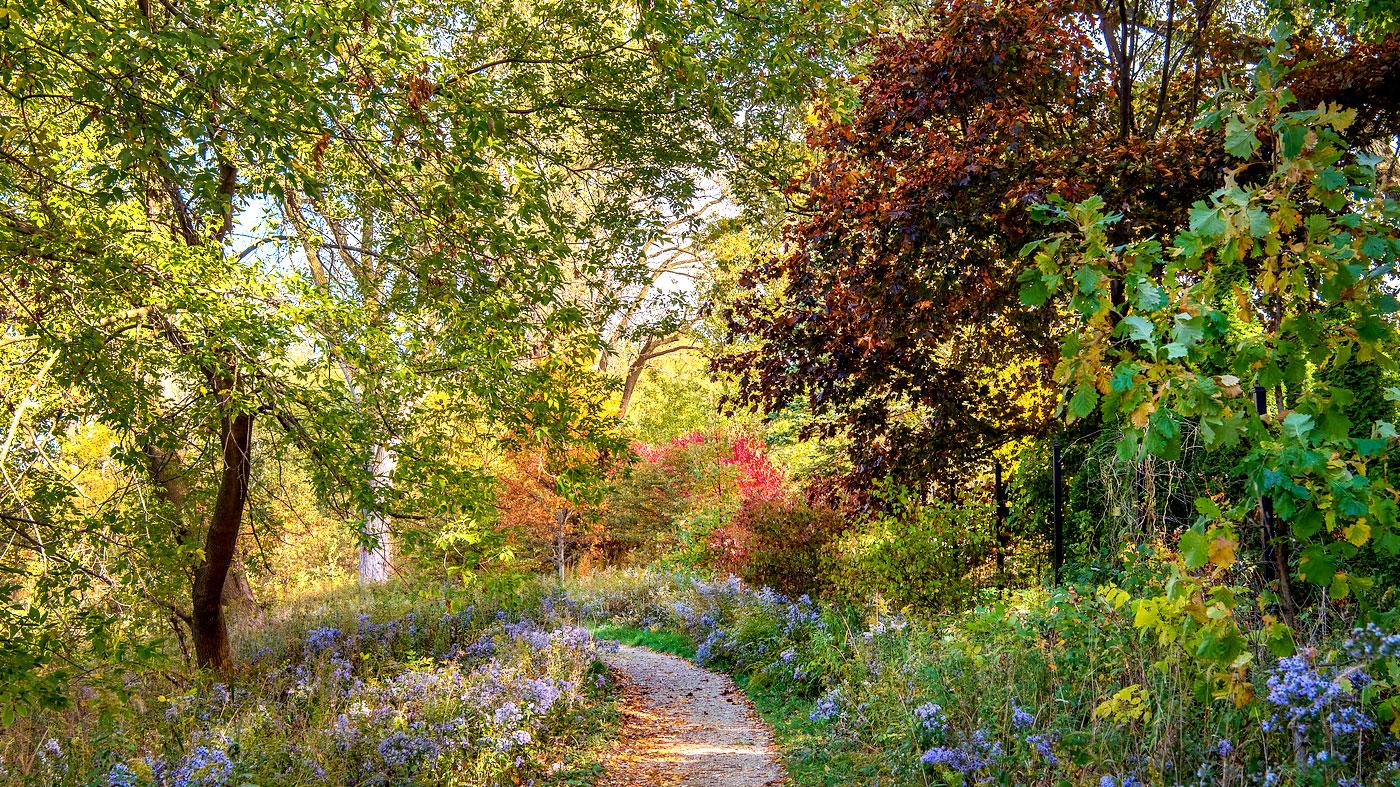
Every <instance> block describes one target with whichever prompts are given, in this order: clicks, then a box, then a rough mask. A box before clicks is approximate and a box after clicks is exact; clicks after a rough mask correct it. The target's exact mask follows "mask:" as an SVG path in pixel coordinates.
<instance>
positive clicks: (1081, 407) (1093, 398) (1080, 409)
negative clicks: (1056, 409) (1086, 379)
mask: <svg viewBox="0 0 1400 787" xmlns="http://www.w3.org/2000/svg"><path fill="white" fill-rule="evenodd" d="M1098 403H1099V392H1098V391H1095V390H1094V386H1092V385H1089V384H1087V383H1081V384H1080V385H1079V387H1077V388H1076V389H1075V390H1074V396H1073V397H1071V398H1070V400H1069V414H1070V416H1071V417H1072V418H1083V417H1085V416H1087V415H1089V414H1090V413H1092V412H1094V407H1095V405H1097V404H1098Z"/></svg>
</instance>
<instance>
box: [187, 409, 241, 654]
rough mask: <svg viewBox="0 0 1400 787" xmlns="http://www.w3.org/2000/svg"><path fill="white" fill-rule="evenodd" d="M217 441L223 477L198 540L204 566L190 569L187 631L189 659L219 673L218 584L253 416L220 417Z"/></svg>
mask: <svg viewBox="0 0 1400 787" xmlns="http://www.w3.org/2000/svg"><path fill="white" fill-rule="evenodd" d="M219 437H220V439H221V440H222V441H223V449H224V450H223V475H222V477H221V478H220V479H219V495H218V498H217V499H216V500H215V501H214V513H213V516H212V517H211V518H210V521H209V531H208V532H207V533H206V534H205V537H204V562H202V563H200V564H199V567H198V568H197V569H196V570H195V577H194V591H193V593H192V596H193V598H192V601H193V610H192V613H193V614H192V615H191V618H190V621H191V622H190V629H191V631H192V633H193V637H194V654H195V661H196V662H197V663H198V664H199V665H200V666H201V667H213V668H215V669H223V668H225V667H227V666H228V664H229V647H228V626H227V623H226V622H225V620H224V604H223V597H224V583H225V582H226V581H227V580H228V573H229V567H230V566H231V565H233V557H234V549H235V547H237V546H238V532H239V530H240V529H242V527H243V508H244V506H245V505H246V504H247V502H248V474H249V470H250V468H251V466H252V462H251V453H250V452H251V449H252V443H253V416H252V414H251V413H241V414H239V415H235V416H232V417H230V416H227V415H226V416H224V418H223V423H222V424H220V427H219Z"/></svg>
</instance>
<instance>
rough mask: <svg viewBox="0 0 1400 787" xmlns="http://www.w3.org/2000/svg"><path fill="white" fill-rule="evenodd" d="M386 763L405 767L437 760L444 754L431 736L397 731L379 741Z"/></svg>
mask: <svg viewBox="0 0 1400 787" xmlns="http://www.w3.org/2000/svg"><path fill="white" fill-rule="evenodd" d="M376 748H377V749H378V751H379V756H380V757H382V758H383V759H384V764H385V765H387V766H389V767H390V768H391V769H393V768H403V767H405V766H408V765H414V764H417V763H419V762H427V761H431V760H435V759H437V758H438V755H440V754H442V747H440V746H439V745H438V744H437V742H436V741H434V740H432V739H431V738H427V737H424V736H421V735H408V734H407V733H404V732H401V731H396V732H393V733H391V734H390V735H389V736H388V737H386V738H384V739H383V740H381V741H380V742H379V746H378V747H376Z"/></svg>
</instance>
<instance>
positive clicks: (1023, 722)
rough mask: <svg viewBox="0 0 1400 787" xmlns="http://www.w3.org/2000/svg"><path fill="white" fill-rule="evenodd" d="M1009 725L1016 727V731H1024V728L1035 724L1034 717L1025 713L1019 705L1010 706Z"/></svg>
mask: <svg viewBox="0 0 1400 787" xmlns="http://www.w3.org/2000/svg"><path fill="white" fill-rule="evenodd" d="M1011 723H1012V724H1014V725H1016V728H1017V729H1022V730H1024V729H1025V728H1027V727H1030V726H1032V725H1034V724H1035V716H1032V715H1031V714H1030V713H1027V712H1026V709H1025V708H1022V707H1021V706H1019V705H1012V706H1011Z"/></svg>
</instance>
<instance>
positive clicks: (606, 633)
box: [593, 623, 695, 659]
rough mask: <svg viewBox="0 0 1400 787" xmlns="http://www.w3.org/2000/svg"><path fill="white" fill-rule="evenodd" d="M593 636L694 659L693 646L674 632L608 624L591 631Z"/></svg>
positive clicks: (687, 639) (684, 637)
mask: <svg viewBox="0 0 1400 787" xmlns="http://www.w3.org/2000/svg"><path fill="white" fill-rule="evenodd" d="M593 635H594V636H595V637H597V638H599V639H610V640H613V641H615V642H621V643H622V644H624V645H636V646H639V647H643V648H648V649H650V650H654V651H656V652H658V653H669V654H671V655H672V656H680V657H681V658H683V659H693V658H695V645H694V644H692V643H691V641H690V639H689V638H688V637H686V636H685V635H684V634H677V633H676V632H674V631H652V630H651V629H644V628H638V627H636V626H619V625H616V624H613V623H609V624H607V625H603V626H598V627H597V628H595V629H593Z"/></svg>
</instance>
